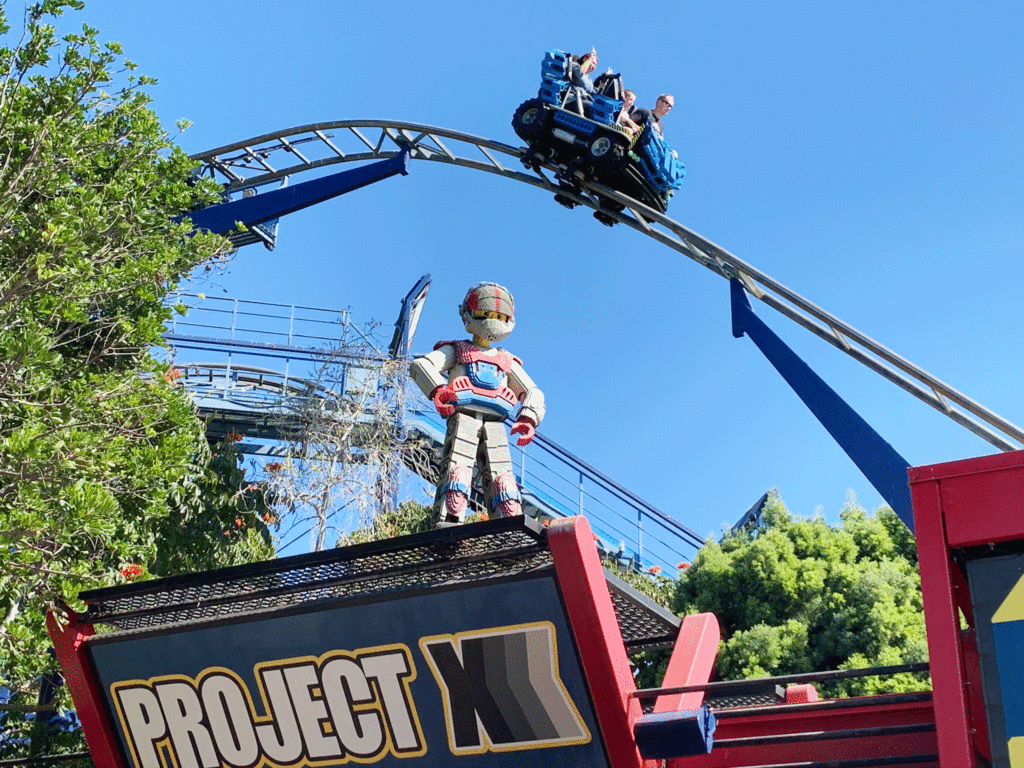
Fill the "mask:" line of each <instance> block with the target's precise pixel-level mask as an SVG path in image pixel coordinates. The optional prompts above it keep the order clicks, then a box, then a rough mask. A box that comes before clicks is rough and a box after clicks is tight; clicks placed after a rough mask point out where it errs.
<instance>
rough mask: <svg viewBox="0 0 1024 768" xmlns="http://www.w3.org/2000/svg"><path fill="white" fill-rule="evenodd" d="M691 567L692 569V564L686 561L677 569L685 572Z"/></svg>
mask: <svg viewBox="0 0 1024 768" xmlns="http://www.w3.org/2000/svg"><path fill="white" fill-rule="evenodd" d="M689 567H690V564H689V563H687V562H685V561H684V562H682V563H680V564H679V565H677V566H676V568H678V569H679V570H681V571H685V570H686V569H687V568H689Z"/></svg>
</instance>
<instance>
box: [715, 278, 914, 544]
mask: <svg viewBox="0 0 1024 768" xmlns="http://www.w3.org/2000/svg"><path fill="white" fill-rule="evenodd" d="M729 282H730V290H731V293H732V335H733V336H735V337H736V338H737V339H738V338H741V337H742V336H743V335H744V334H746V335H747V336H749V337H750V339H751V341H753V342H754V344H756V345H757V348H758V349H760V350H761V352H762V353H763V354H764V356H765V357H767V358H768V361H769V362H770V363H771V364H772V365H773V366H775V369H776V370H777V371H778V372H779V373H780V374H782V378H784V379H785V380H786V383H787V384H789V386H790V387H792V388H793V391H794V392H796V394H797V395H798V396H799V397H800V399H801V400H803V402H804V405H806V406H807V407H808V408H810V410H811V413H813V414H814V415H815V416H816V417H817V419H818V421H820V422H821V424H822V426H824V427H825V429H827V430H828V433H829V434H830V435H832V437H833V439H834V440H835V441H836V442H837V443H839V446H840V447H841V448H842V449H843V450H844V451H846V454H847V455H848V456H849V457H850V458H851V459H853V463H854V464H856V465H857V468H858V469H859V470H860V471H861V472H863V473H864V476H865V477H866V478H867V479H868V482H870V483H871V485H873V486H874V487H875V490H877V491H878V493H879V494H881V496H882V498H883V499H885V500H886V502H888V504H889V506H890V507H892V509H893V511H894V512H895V513H896V514H897V515H898V516H899V518H900V520H902V521H903V522H904V523H906V525H907V527H908V528H909V529H910V530H911V531H913V530H914V512H913V509H912V508H911V504H910V485H909V481H908V479H907V469H908V468H909V467H910V464H908V463H907V460H906V459H904V458H903V457H902V456H900V455H899V454H898V453H897V452H896V451H895V450H894V449H893V447H892V446H891V445H889V443H887V442H886V441H885V440H883V439H882V437H881V436H880V435H879V434H878V433H877V432H875V430H874V429H872V428H871V426H870V425H869V424H868V423H867V422H866V421H864V419H862V418H861V417H860V415H859V414H858V413H857V412H856V411H854V410H853V408H851V407H850V406H849V405H848V404H847V403H846V401H845V400H843V399H842V398H841V397H840V396H839V395H837V394H836V392H835V391H834V390H833V389H832V388H831V387H830V386H829V385H828V384H826V383H825V382H824V381H823V380H822V379H821V377H819V376H818V374H816V373H815V372H814V371H812V370H811V368H810V366H808V365H807V363H805V362H804V361H803V360H801V359H800V357H798V356H797V354H796V353H795V352H794V351H793V350H791V349H790V348H789V347H788V346H786V344H785V343H784V342H783V341H782V339H780V338H779V337H778V336H776V335H775V333H774V331H772V330H771V328H769V327H768V326H767V325H765V323H764V322H763V321H762V320H761V319H760V318H759V317H758V316H757V315H755V314H754V310H753V309H752V308H751V306H750V301H749V300H748V299H747V294H746V291H744V290H743V285H742V283H740V281H739V280H737V279H736V278H733V279H732V280H730V281H729Z"/></svg>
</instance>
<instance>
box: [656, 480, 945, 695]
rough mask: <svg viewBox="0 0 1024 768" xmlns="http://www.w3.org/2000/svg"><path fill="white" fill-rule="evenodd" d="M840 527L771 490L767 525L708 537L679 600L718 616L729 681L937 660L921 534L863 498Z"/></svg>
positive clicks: (875, 685)
mask: <svg viewBox="0 0 1024 768" xmlns="http://www.w3.org/2000/svg"><path fill="white" fill-rule="evenodd" d="M840 519H841V522H840V524H839V525H838V526H836V527H832V526H829V525H828V524H827V523H826V522H825V521H824V520H823V519H821V518H815V519H811V520H804V519H800V518H794V517H793V516H792V515H791V514H790V513H789V512H788V510H786V507H785V506H784V505H783V503H782V501H781V500H780V499H779V498H778V497H777V496H773V497H771V498H770V499H769V501H768V503H767V506H766V508H765V512H764V515H763V517H762V520H761V522H760V523H759V524H758V525H756V526H754V527H749V528H747V529H745V530H742V531H738V532H734V533H731V534H729V535H727V536H725V537H724V538H723V539H722V541H721V542H718V543H715V542H711V543H708V544H706V545H705V546H704V547H703V548H702V549H701V550H700V551H699V552H698V554H697V556H696V558H695V559H694V562H693V565H692V567H691V568H689V569H688V570H686V571H684V572H683V574H682V576H681V578H680V580H679V582H678V585H677V587H676V591H675V598H674V603H673V608H674V610H676V611H677V612H678V613H680V614H681V615H683V614H687V613H701V612H711V613H714V614H715V615H716V616H717V617H718V620H719V623H720V625H721V627H722V637H723V642H722V646H721V648H720V650H719V654H718V661H717V667H716V669H717V674H718V676H720V677H721V678H722V679H741V678H748V677H765V676H769V675H783V674H795V673H799V672H810V671H820V670H832V669H857V668H862V667H877V666H887V665H897V664H905V663H913V662H921V661H926V660H927V654H928V648H927V638H926V635H925V628H924V618H923V606H922V601H921V585H920V578H919V576H918V573H917V554H916V549H915V547H914V540H913V536H912V535H911V534H910V532H909V531H908V530H907V529H906V527H905V526H904V525H903V523H901V522H900V520H899V518H897V517H896V515H895V513H894V512H892V510H890V509H888V508H882V509H881V510H879V511H878V513H877V515H876V516H874V517H871V516H869V515H868V514H867V513H866V512H865V511H864V510H862V509H860V508H858V507H857V506H856V505H855V504H853V503H848V504H847V506H846V507H845V508H844V509H843V510H842V512H841V515H840ZM924 685H926V683H924V682H923V681H922V679H921V678H920V677H919V676H913V675H910V674H906V673H904V674H900V675H897V676H894V677H889V678H878V677H868V678H859V679H853V680H850V681H845V682H841V683H835V684H831V685H830V686H826V687H825V688H826V690H827V692H828V693H829V694H830V695H839V694H846V695H853V694H858V695H863V694H869V693H876V692H881V691H902V690H920V689H921V688H922V687H923V686H924Z"/></svg>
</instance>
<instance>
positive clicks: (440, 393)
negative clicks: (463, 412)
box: [430, 385, 455, 419]
mask: <svg viewBox="0 0 1024 768" xmlns="http://www.w3.org/2000/svg"><path fill="white" fill-rule="evenodd" d="M430 397H431V399H432V400H433V401H434V407H435V408H437V412H438V413H439V414H441V415H442V416H444V417H445V418H446V419H447V418H448V417H449V416H451V415H452V414H453V413H455V406H454V405H452V403H454V402H455V393H454V392H452V391H451V390H450V389H448V387H446V386H444V385H442V386H439V387H437V389H435V390H434V391H433V392H431V393H430Z"/></svg>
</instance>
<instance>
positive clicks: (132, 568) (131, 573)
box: [121, 563, 146, 581]
mask: <svg viewBox="0 0 1024 768" xmlns="http://www.w3.org/2000/svg"><path fill="white" fill-rule="evenodd" d="M145 572H146V569H145V568H143V567H142V566H141V565H137V564H136V563H132V564H131V565H126V566H125V567H124V568H122V569H121V575H122V576H124V577H125V578H126V579H128V580H129V581H134V580H135V579H137V578H139V576H141V575H142V574H144V573H145Z"/></svg>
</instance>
